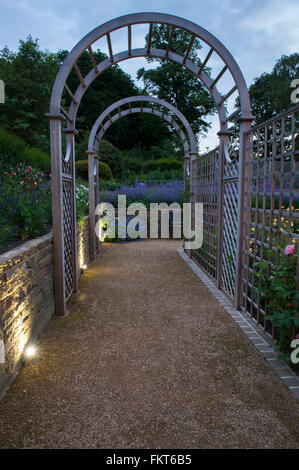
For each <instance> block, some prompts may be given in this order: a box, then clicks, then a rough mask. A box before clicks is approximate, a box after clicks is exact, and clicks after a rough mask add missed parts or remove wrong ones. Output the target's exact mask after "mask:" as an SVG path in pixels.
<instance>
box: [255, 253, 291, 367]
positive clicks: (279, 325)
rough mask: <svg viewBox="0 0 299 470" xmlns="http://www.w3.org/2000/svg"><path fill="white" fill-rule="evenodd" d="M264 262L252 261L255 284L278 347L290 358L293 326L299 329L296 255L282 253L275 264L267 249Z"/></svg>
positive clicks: (271, 254) (283, 354) (272, 254)
mask: <svg viewBox="0 0 299 470" xmlns="http://www.w3.org/2000/svg"><path fill="white" fill-rule="evenodd" d="M264 256H265V257H267V260H266V261H259V262H256V263H254V264H253V267H254V269H255V270H256V272H255V282H254V284H255V287H256V288H257V289H258V291H259V292H261V293H262V295H263V298H264V300H265V302H266V311H267V313H268V314H267V315H266V317H265V318H266V319H268V320H271V321H272V323H273V325H274V326H275V327H276V329H277V331H278V336H279V337H278V340H277V343H276V346H277V349H278V350H279V351H280V352H281V353H282V356H283V357H285V358H289V355H290V353H291V348H290V344H291V341H292V339H293V332H294V329H295V330H296V329H297V330H298V329H299V292H298V291H297V289H296V269H297V259H296V256H291V255H285V257H284V258H283V259H282V261H281V262H280V264H279V266H278V267H275V266H274V265H273V264H272V263H274V256H275V254H274V252H273V251H271V250H268V251H267V252H266V253H265V254H264Z"/></svg>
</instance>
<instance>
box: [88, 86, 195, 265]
mask: <svg viewBox="0 0 299 470" xmlns="http://www.w3.org/2000/svg"><path fill="white" fill-rule="evenodd" d="M132 103H133V104H134V107H132ZM145 103H146V106H144V104H145ZM138 105H139V106H138ZM149 105H158V108H159V109H155V108H154V107H153V106H149ZM161 108H162V109H163V111H161ZM115 111H116V112H115ZM167 112H170V113H171V114H170V115H169V114H167ZM136 113H147V114H153V115H155V116H158V117H160V118H161V119H164V120H165V121H166V122H168V124H170V125H171V126H172V127H173V128H174V129H175V130H176V132H177V133H178V135H179V137H180V139H181V141H182V144H183V146H184V153H185V158H184V174H185V178H186V177H187V176H189V173H190V168H191V166H192V165H190V160H191V161H192V160H194V159H195V158H196V155H197V144H196V139H195V135H194V133H193V131H192V128H191V126H190V124H189V122H188V120H187V119H186V118H185V116H184V115H183V114H182V113H181V112H180V111H179V110H178V109H177V108H175V107H174V106H172V105H171V104H169V103H167V102H166V101H164V100H161V99H159V98H154V97H151V96H140V95H138V96H130V97H129V98H123V99H121V100H119V101H116V102H115V103H113V104H112V105H111V106H109V107H108V108H106V109H105V110H104V111H103V112H102V113H101V114H100V115H99V117H98V118H97V120H96V121H95V123H94V125H93V127H92V129H91V132H90V136H89V141H88V150H87V153H88V182H89V248H90V250H89V251H90V259H94V258H95V254H96V246H97V241H96V237H95V223H96V220H95V207H96V206H97V204H98V202H99V174H98V158H99V157H98V151H99V145H100V143H101V140H102V139H103V137H104V135H105V133H106V132H107V130H108V129H109V127H110V126H111V125H112V124H113V123H114V122H116V121H118V119H121V118H122V117H124V116H129V115H130V114H136ZM177 121H179V122H177ZM183 129H184V130H185V132H184V131H183ZM191 178H192V175H191Z"/></svg>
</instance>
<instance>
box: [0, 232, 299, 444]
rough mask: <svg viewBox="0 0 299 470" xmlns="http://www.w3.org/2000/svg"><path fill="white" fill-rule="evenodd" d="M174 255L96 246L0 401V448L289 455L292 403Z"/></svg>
mask: <svg viewBox="0 0 299 470" xmlns="http://www.w3.org/2000/svg"><path fill="white" fill-rule="evenodd" d="M180 246H181V242H178V241H164V240H154V241H140V242H133V243H127V244H109V245H105V246H104V253H103V255H102V256H100V257H99V258H98V259H97V260H96V261H95V262H93V263H91V265H90V267H89V269H88V270H87V271H86V273H85V274H84V276H83V278H82V280H81V281H80V292H79V293H78V294H75V295H74V296H73V297H72V299H71V302H70V304H69V311H70V313H69V315H68V316H66V317H55V318H53V319H52V321H51V322H50V324H49V326H48V327H47V329H46V330H45V331H44V333H43V334H42V336H41V338H40V340H39V343H38V349H39V352H38V355H37V357H36V358H35V359H34V360H31V361H30V362H29V363H28V364H27V365H26V367H24V368H23V369H22V371H21V373H20V374H19V376H18V377H17V379H16V380H15V382H14V384H13V385H12V387H11V388H10V390H9V391H8V393H7V394H6V395H5V397H4V398H3V399H2V401H1V402H0V447H1V448H7V447H9V448H10V447H12V448H162V449H163V448H179V449H184V448H186V449H187V448H188V449H189V448H298V444H299V419H298V416H299V404H298V403H296V401H295V400H294V398H293V397H292V395H291V393H290V392H289V391H288V390H287V389H286V387H285V386H284V385H283V384H282V382H281V381H280V379H279V378H278V376H276V374H275V372H274V371H273V370H272V368H271V367H270V366H269V365H268V364H267V362H266V361H265V360H264V359H263V358H262V356H261V355H259V353H258V352H257V351H256V350H255V349H254V347H253V346H252V345H251V343H250V342H249V340H248V339H247V337H246V336H245V335H244V334H243V332H242V331H241V330H240V328H239V327H238V326H237V325H236V324H235V323H234V322H233V320H232V319H231V318H230V317H229V315H228V314H227V313H226V312H225V311H224V310H223V308H222V307H220V306H219V304H218V302H217V301H216V300H215V299H214V298H213V297H212V296H211V294H210V293H209V292H208V290H207V288H206V287H205V286H204V285H203V284H202V283H201V281H200V280H199V279H198V278H197V277H196V275H195V274H194V273H193V272H192V270H191V269H190V268H189V267H188V266H187V265H186V263H185V262H184V261H183V260H182V258H181V257H180V256H179V254H178V253H177V251H176V250H177V248H178V247H180Z"/></svg>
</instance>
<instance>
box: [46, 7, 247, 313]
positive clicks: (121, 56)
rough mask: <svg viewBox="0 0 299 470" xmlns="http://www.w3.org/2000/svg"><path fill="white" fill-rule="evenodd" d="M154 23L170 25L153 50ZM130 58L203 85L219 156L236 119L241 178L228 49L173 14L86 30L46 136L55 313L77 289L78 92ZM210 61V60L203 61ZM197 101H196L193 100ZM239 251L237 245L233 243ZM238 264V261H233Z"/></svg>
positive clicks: (240, 85)
mask: <svg viewBox="0 0 299 470" xmlns="http://www.w3.org/2000/svg"><path fill="white" fill-rule="evenodd" d="M138 24H148V28H149V29H148V31H149V34H148V42H147V47H145V48H135V49H134V47H133V42H134V36H133V33H134V25H138ZM154 24H166V25H169V26H170V28H171V31H170V35H169V42H168V46H167V48H166V49H156V48H153V47H151V37H152V29H153V25H154ZM122 28H126V30H127V38H128V42H127V49H126V50H125V51H123V52H120V53H117V54H114V52H113V44H112V40H111V33H112V32H113V31H116V30H119V29H122ZM176 29H181V30H184V31H186V32H187V33H189V34H190V45H189V47H188V48H187V50H186V52H185V55H184V56H181V55H178V54H176V53H175V52H172V50H171V46H172V40H173V35H174V34H175V30H176ZM102 37H106V39H107V45H108V50H109V58H108V59H105V60H103V61H102V62H100V63H99V64H97V63H96V61H95V58H94V54H93V50H92V45H93V44H94V43H95V42H96V41H97V40H99V39H100V38H102ZM195 38H198V39H199V40H200V41H201V42H204V43H206V44H207V45H208V47H209V52H208V54H207V56H206V58H205V59H204V60H203V61H202V63H201V64H200V65H198V64H197V63H194V62H193V61H192V60H190V59H189V58H188V56H189V53H190V50H191V47H192V44H193V42H194V39H195ZM85 50H87V51H88V52H89V54H90V60H91V70H90V72H89V73H88V74H87V75H86V76H85V77H83V76H82V74H81V72H80V69H79V67H78V65H77V61H78V59H79V57H80V55H81V54H82V53H83V52H84V51H85ZM212 54H216V55H217V56H218V58H219V60H220V61H222V63H223V67H222V69H221V70H220V72H219V73H218V74H217V76H216V77H215V78H214V79H212V78H210V76H209V75H208V74H207V73H206V72H205V67H206V65H207V64H208V63H209V60H210V58H211V56H212ZM134 57H153V58H154V57H156V58H166V59H167V60H171V61H173V62H176V63H178V64H180V65H181V66H182V67H186V68H187V69H188V70H190V71H191V72H192V73H193V74H194V75H195V76H196V77H198V79H199V80H201V82H202V83H203V85H204V86H205V87H206V88H207V90H208V91H209V93H210V94H211V96H212V98H213V99H214V102H215V104H216V107H217V111H218V116H219V127H220V132H219V137H220V147H221V149H222V150H221V155H222V158H225V157H224V155H225V152H224V149H225V147H226V146H227V141H228V137H229V131H228V122H229V121H231V120H232V118H234V117H235V116H236V115H239V120H240V153H239V183H242V181H243V172H244V164H243V163H244V160H245V153H246V151H247V150H246V148H245V146H244V142H243V137H244V135H245V132H246V131H248V129H249V128H250V123H251V120H252V116H251V110H250V100H249V95H248V90H247V86H246V83H245V80H244V77H243V75H242V72H241V70H240V68H239V66H238V64H237V63H236V61H235V60H234V58H233V56H232V55H231V54H230V52H229V51H228V50H227V49H226V48H225V46H224V45H223V44H222V43H221V42H220V41H219V40H218V39H217V38H215V37H214V36H213V35H212V34H211V33H209V32H208V31H206V30H205V29H204V28H202V27H200V26H198V25H197V24H195V23H193V22H191V21H188V20H186V19H183V18H179V17H177V16H173V15H168V14H163V13H135V14H131V15H126V16H122V17H119V18H116V19H114V20H111V21H108V22H107V23H104V24H103V25H101V26H99V27H97V28H95V29H94V30H93V31H91V32H90V33H88V34H87V35H86V36H85V37H84V38H83V39H81V41H79V42H78V44H77V45H76V46H75V47H74V48H73V49H72V51H71V52H70V53H69V55H68V56H67V57H66V59H65V61H64V63H63V64H62V66H61V68H60V71H59V73H58V74H57V77H56V80H55V83H54V86H53V90H52V96H51V103H50V113H49V114H48V117H49V118H50V139H51V160H52V194H53V235H54V269H55V301H56V313H57V314H64V313H65V308H66V301H67V299H68V298H69V297H70V295H71V294H72V292H73V291H74V290H76V289H77V282H78V269H77V265H76V250H77V246H76V245H77V243H76V218H75V175H74V155H75V145H74V135H75V133H76V116H77V112H78V108H79V105H80V102H81V100H82V97H83V95H84V93H85V92H86V91H87V89H88V87H89V86H90V84H91V83H92V82H93V80H95V79H96V78H98V77H100V75H101V73H102V72H103V71H104V70H106V69H107V68H108V67H111V66H112V65H114V64H117V63H119V62H121V61H124V60H128V59H130V58H134ZM209 66H210V64H209ZM72 69H74V70H75V72H76V74H77V76H78V88H77V90H76V91H75V92H74V93H73V92H72V91H71V90H70V89H69V87H68V85H67V78H68V76H69V74H70V72H71V70H72ZM225 74H230V76H231V78H232V80H233V82H234V85H233V87H232V88H231V89H230V90H229V91H228V92H227V93H226V94H225V96H222V95H221V94H220V93H219V92H218V90H217V86H216V85H217V83H218V82H219V81H220V80H221V79H222V77H223V76H224V75H225ZM64 90H66V92H67V93H68V94H69V96H70V98H71V105H70V107H69V109H68V110H65V109H64V108H63V107H62V105H61V99H62V93H63V91H64ZM234 93H235V94H236V95H237V96H238V97H239V103H240V107H239V108H238V109H237V110H236V111H235V112H234V113H232V114H231V115H227V112H226V108H225V104H226V103H227V100H228V99H229V98H230V97H231V96H232V95H233V94H234ZM199 104H200V103H199ZM64 120H66V128H65V129H63V132H64V133H65V136H66V152H65V155H63V154H62V148H61V122H62V121H64ZM242 193H243V184H239V209H238V212H239V229H240V230H241V227H242V224H241V216H242V213H241V201H242ZM238 252H240V247H238ZM237 269H240V262H238V263H237Z"/></svg>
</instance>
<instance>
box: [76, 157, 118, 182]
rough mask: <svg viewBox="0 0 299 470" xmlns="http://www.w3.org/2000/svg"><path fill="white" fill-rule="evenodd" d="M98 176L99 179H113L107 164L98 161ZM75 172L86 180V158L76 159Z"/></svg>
mask: <svg viewBox="0 0 299 470" xmlns="http://www.w3.org/2000/svg"><path fill="white" fill-rule="evenodd" d="M98 165H99V177H100V179H101V180H105V181H109V180H112V179H113V175H112V171H111V168H110V166H109V165H107V163H104V162H99V163H98ZM76 173H77V175H78V176H80V177H81V178H83V179H85V180H88V160H78V161H77V162H76Z"/></svg>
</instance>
